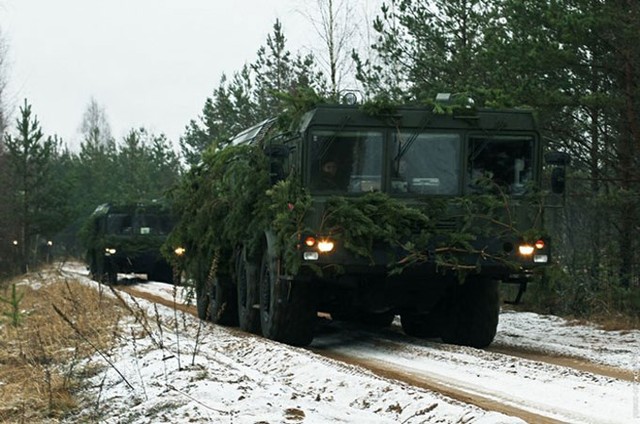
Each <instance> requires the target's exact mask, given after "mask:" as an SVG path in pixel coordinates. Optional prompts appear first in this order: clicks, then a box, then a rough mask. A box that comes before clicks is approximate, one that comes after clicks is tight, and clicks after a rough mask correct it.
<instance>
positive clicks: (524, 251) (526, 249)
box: [518, 244, 535, 256]
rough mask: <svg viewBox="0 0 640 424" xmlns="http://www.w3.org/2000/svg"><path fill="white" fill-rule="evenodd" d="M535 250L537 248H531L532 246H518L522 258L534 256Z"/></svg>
mask: <svg viewBox="0 0 640 424" xmlns="http://www.w3.org/2000/svg"><path fill="white" fill-rule="evenodd" d="M534 250H535V247H533V246H531V245H530V244H521V245H520V246H518V252H520V254H521V255H522V256H530V255H531V254H533V251H534Z"/></svg>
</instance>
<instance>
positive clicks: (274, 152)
mask: <svg viewBox="0 0 640 424" xmlns="http://www.w3.org/2000/svg"><path fill="white" fill-rule="evenodd" d="M290 152H291V149H290V148H289V146H285V145H284V144H271V145H269V146H266V147H265V148H264V154H265V155H267V156H269V157H272V158H286V157H288V156H289V153H290Z"/></svg>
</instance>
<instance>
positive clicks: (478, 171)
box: [467, 136, 533, 194]
mask: <svg viewBox="0 0 640 424" xmlns="http://www.w3.org/2000/svg"><path fill="white" fill-rule="evenodd" d="M467 166H468V178H469V189H470V191H472V192H473V191H477V190H478V189H480V188H481V187H482V186H487V185H490V184H495V185H497V186H499V187H501V188H502V189H504V190H505V191H506V192H507V193H511V194H522V193H524V192H525V191H526V186H527V184H528V183H529V182H530V181H532V179H533V175H532V174H533V138H532V137H523V136H519V137H515V136H514V137H509V136H500V137H494V138H488V137H471V138H470V140H469V157H468V163H467Z"/></svg>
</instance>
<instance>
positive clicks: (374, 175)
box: [311, 131, 383, 193]
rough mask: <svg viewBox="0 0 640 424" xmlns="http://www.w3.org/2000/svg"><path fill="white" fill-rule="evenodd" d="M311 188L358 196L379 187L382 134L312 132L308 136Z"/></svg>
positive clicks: (377, 189) (365, 132)
mask: <svg viewBox="0 0 640 424" xmlns="http://www.w3.org/2000/svg"><path fill="white" fill-rule="evenodd" d="M311 141H312V143H311V188H312V189H314V190H317V191H339V192H347V193H359V192H365V191H379V190H380V189H381V184H382V156H383V138H382V133H380V132H375V131H341V132H335V131H314V132H313V133H312V134H311Z"/></svg>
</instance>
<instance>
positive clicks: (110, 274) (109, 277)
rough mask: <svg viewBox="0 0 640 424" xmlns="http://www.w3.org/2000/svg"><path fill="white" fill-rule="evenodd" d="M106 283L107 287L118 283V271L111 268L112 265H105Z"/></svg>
mask: <svg viewBox="0 0 640 424" xmlns="http://www.w3.org/2000/svg"><path fill="white" fill-rule="evenodd" d="M105 267H106V268H107V269H106V272H105V274H106V283H107V284H109V285H114V284H116V283H117V282H118V270H117V269H116V268H115V267H114V266H113V264H106V266H105Z"/></svg>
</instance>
